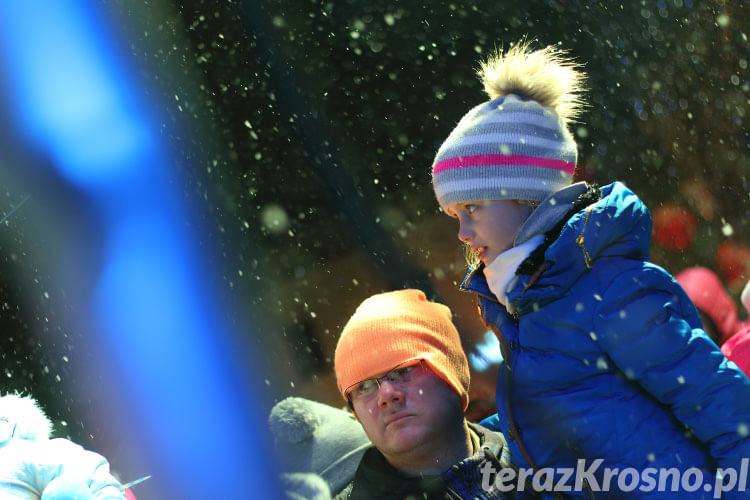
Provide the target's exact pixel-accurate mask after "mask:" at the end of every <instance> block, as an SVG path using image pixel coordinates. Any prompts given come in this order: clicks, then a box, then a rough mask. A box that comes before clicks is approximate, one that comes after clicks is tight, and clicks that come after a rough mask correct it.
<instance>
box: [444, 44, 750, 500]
mask: <svg viewBox="0 0 750 500" xmlns="http://www.w3.org/2000/svg"><path fill="white" fill-rule="evenodd" d="M480 76H481V78H482V80H483V83H484V85H485V90H486V91H487V93H488V94H489V97H490V100H489V101H486V102H484V103H482V104H480V105H478V106H476V107H474V108H473V109H471V110H470V111H469V112H468V113H467V114H466V115H465V116H464V117H463V118H462V119H461V121H460V122H459V123H458V125H457V126H456V127H455V129H454V130H453V131H452V132H451V134H450V135H449V136H448V138H447V139H446V140H445V142H444V143H443V144H442V146H441V147H440V149H439V151H438V153H437V155H436V157H435V161H434V163H433V167H432V179H433V187H434V189H435V194H436V197H437V200H438V202H439V204H440V206H441V207H442V209H443V210H444V211H445V212H446V213H447V214H449V215H451V216H452V217H455V218H457V219H458V222H459V231H458V238H459V240H461V241H462V242H464V243H466V244H467V245H469V246H470V247H471V249H472V250H473V252H474V254H475V256H476V258H477V259H478V262H477V263H476V265H474V266H472V268H471V270H470V271H469V273H468V275H467V276H466V278H465V279H464V282H463V283H462V284H461V289H462V290H464V291H468V292H472V293H474V294H476V295H477V300H478V306H479V312H480V314H481V316H482V318H483V320H484V321H485V322H486V323H487V325H488V326H489V327H491V328H492V329H493V330H494V331H495V333H496V334H497V336H498V338H499V340H500V344H501V349H502V353H503V357H504V361H503V365H502V366H501V367H500V371H499V375H498V384H497V393H496V403H497V408H498V414H497V415H495V416H493V417H490V420H491V422H487V421H485V423H486V424H487V423H491V424H492V425H493V426H494V428H496V429H500V430H502V431H503V432H505V433H506V436H507V437H508V442H509V444H510V448H511V454H512V455H513V456H515V457H517V459H518V460H519V461H521V463H523V462H525V463H526V464H527V465H526V466H530V467H533V468H534V469H535V470H539V469H541V468H548V467H549V468H560V467H573V468H575V467H577V466H580V465H581V462H579V461H578V460H579V459H583V460H585V462H583V467H584V468H585V470H586V471H591V468H594V470H593V471H591V472H593V473H592V474H589V475H584V476H583V477H582V479H583V481H581V484H580V485H579V486H578V487H575V488H573V489H574V491H573V492H571V493H572V494H574V495H578V496H585V495H590V494H591V492H592V491H601V492H600V493H595V496H596V498H622V497H624V496H626V497H627V498H643V497H646V496H657V497H663V496H664V495H665V493H661V494H658V493H655V492H658V491H669V492H670V493H667V495H669V497H670V498H682V497H684V496H689V497H690V498H701V497H705V498H711V497H713V492H712V491H711V490H712V488H713V487H714V484H713V483H714V475H715V474H716V472H717V467H718V468H725V469H726V468H733V469H734V472H736V473H737V475H740V473H741V466H742V462H743V461H742V459H743V458H744V457H750V437H748V434H749V432H748V429H750V381H748V379H747V377H745V376H744V375H743V374H742V373H741V372H740V371H739V370H738V369H737V368H736V367H734V366H732V365H731V364H727V361H726V358H725V357H724V356H723V355H722V354H721V352H720V351H719V350H718V349H717V347H716V345H715V344H714V343H713V342H711V341H710V340H709V339H708V337H707V336H706V335H705V333H704V332H703V331H702V330H701V321H700V318H699V317H698V315H697V314H696V311H695V308H694V307H693V305H692V303H691V302H690V300H689V299H688V297H687V296H686V295H685V293H684V292H683V290H682V289H681V288H680V286H679V285H678V284H677V283H676V282H675V281H674V280H673V279H672V277H671V276H670V275H669V274H668V273H667V272H666V271H664V270H663V269H661V268H659V267H658V266H656V265H654V264H652V263H650V262H648V256H649V245H650V237H651V219H650V216H649V214H648V210H647V209H646V207H645V206H644V204H643V203H642V202H641V200H639V199H638V197H637V196H636V195H635V194H633V193H632V192H631V191H630V190H629V189H628V188H627V187H625V186H624V185H623V184H621V183H619V182H615V183H613V184H610V185H607V186H604V187H602V188H597V187H595V186H591V185H587V184H585V183H576V184H571V183H572V176H573V173H574V169H575V165H576V159H577V158H576V157H577V150H576V144H575V141H574V139H573V137H572V135H571V133H570V132H569V131H568V129H567V124H568V123H569V122H570V121H571V120H572V119H574V118H575V117H576V116H577V115H578V114H579V113H580V110H581V105H582V102H581V100H580V98H579V93H580V90H581V86H582V82H583V76H584V75H583V74H582V72H581V71H580V70H579V69H578V67H577V66H576V65H575V64H574V63H573V62H571V61H570V60H569V59H566V58H565V55H564V54H563V53H561V52H560V51H558V50H557V49H555V48H554V47H547V48H544V49H541V50H536V51H532V50H531V49H530V48H529V43H527V42H522V43H520V44H517V45H516V46H514V47H513V48H511V49H510V50H508V51H507V52H506V53H505V54H497V55H496V56H494V57H491V58H490V59H489V60H488V61H486V62H485V63H483V64H482V66H481V69H480ZM599 458H601V459H602V460H603V461H602V462H600V463H599V465H596V464H597V463H598V462H595V460H596V459H599ZM745 465H746V464H745ZM605 468H606V469H608V471H604V469H605ZM615 468H616V469H617V470H615ZM652 468H653V469H652ZM669 468H675V469H673V470H676V472H679V473H680V476H679V477H678V480H677V482H676V483H675V479H674V477H668V478H667V479H665V480H664V481H663V482H662V481H661V479H662V478H661V476H660V475H659V474H661V471H663V470H666V469H669ZM654 471H656V472H654ZM605 472H606V473H605ZM626 472H627V473H626ZM633 472H634V473H635V474H636V475H635V476H633ZM696 472H697V473H698V474H700V475H696V474H695V473H696ZM618 473H619V474H621V475H620V476H619V477H618V476H617V474H618ZM607 475H609V479H606V478H607ZM724 476H725V479H726V481H727V484H726V485H725V486H724V488H725V489H729V486H730V485H729V483H731V477H730V476H731V473H730V472H725V473H724ZM556 477H560V476H556ZM735 477H737V476H735ZM680 479H681V481H680ZM634 480H635V481H634ZM694 483H695V484H694ZM675 484H676V487H677V490H678V491H672V490H671V487H672V486H674V485H675ZM742 486H743V485H735V486H734V488H733V489H732V491H731V492H728V493H725V496H724V498H735V497H738V496H739V495H744V493H739V491H744V488H743V487H742ZM665 488H666V489H665ZM740 488H742V489H741V490H740ZM713 489H717V488H713ZM696 490H697V491H696Z"/></svg>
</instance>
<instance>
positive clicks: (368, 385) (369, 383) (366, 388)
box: [353, 380, 375, 394]
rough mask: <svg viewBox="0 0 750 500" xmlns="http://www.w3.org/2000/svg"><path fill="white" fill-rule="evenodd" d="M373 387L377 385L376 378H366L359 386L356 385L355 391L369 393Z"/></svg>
mask: <svg viewBox="0 0 750 500" xmlns="http://www.w3.org/2000/svg"><path fill="white" fill-rule="evenodd" d="M373 387H375V381H374V380H365V381H364V382H362V383H361V384H359V385H358V386H357V387H355V388H354V391H353V392H355V393H357V394H367V393H368V392H370V391H372V389H373Z"/></svg>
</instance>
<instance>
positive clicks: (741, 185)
mask: <svg viewBox="0 0 750 500" xmlns="http://www.w3.org/2000/svg"><path fill="white" fill-rule="evenodd" d="M101 3H102V5H106V6H107V8H110V9H113V17H114V19H116V20H117V22H118V24H119V25H120V26H122V30H123V33H124V35H123V40H124V42H123V45H122V47H121V48H122V50H123V51H124V52H126V53H127V54H129V56H130V57H132V59H133V61H135V62H136V63H137V64H138V65H139V67H140V75H141V78H142V79H143V80H144V82H147V83H148V84H149V86H150V88H152V89H153V90H152V92H153V93H154V95H153V96H151V97H153V98H154V100H156V101H160V102H162V103H165V104H164V109H162V110H160V112H161V113H162V114H163V115H164V116H167V117H168V118H167V120H170V122H169V123H168V124H165V125H169V129H170V130H181V131H182V132H179V133H173V132H169V133H165V134H164V136H163V137H162V139H163V141H164V142H165V144H167V145H168V146H169V147H170V148H172V149H173V150H175V151H177V152H178V158H180V162H179V164H178V165H177V168H178V169H180V170H181V171H182V173H183V176H182V179H183V181H182V182H183V183H184V185H183V186H180V188H181V191H182V192H183V193H184V196H185V199H186V200H190V203H191V204H193V205H195V206H196V212H197V213H198V214H199V218H200V219H201V223H202V224H203V225H205V226H206V227H208V228H210V229H209V230H208V231H207V232H206V233H205V235H204V241H203V244H204V245H206V246H214V247H218V248H219V249H220V253H219V255H217V256H216V258H215V259H216V261H215V262H210V263H207V265H210V267H216V268H218V269H222V270H223V275H222V276H221V281H222V282H223V285H224V287H225V289H226V292H227V294H228V296H231V297H232V299H233V302H234V303H236V304H237V310H236V312H235V313H234V315H235V317H234V320H235V321H236V322H248V321H249V322H250V324H252V325H253V327H254V328H256V327H257V328H256V329H257V330H258V331H260V332H261V333H260V334H259V335H256V336H254V337H253V338H251V339H248V346H249V348H250V349H252V350H255V352H256V353H261V355H262V357H263V359H265V360H266V363H267V365H268V367H267V368H266V370H265V376H264V377H263V378H264V380H258V381H257V382H258V384H259V385H261V386H265V387H267V388H268V390H269V391H270V393H271V395H272V397H273V398H274V399H280V398H282V397H284V396H286V395H291V394H295V395H302V396H306V397H311V398H314V399H317V400H320V401H323V402H327V403H329V404H334V405H340V404H342V400H341V399H340V396H338V393H337V390H336V386H335V379H334V376H333V370H332V368H333V367H332V354H333V348H334V347H335V343H336V339H337V337H338V334H339V332H340V329H341V327H342V326H343V324H344V323H345V322H346V320H347V319H348V317H349V315H350V314H351V313H352V312H353V311H354V308H355V307H356V305H357V304H358V303H359V302H360V301H361V300H363V299H364V298H366V297H367V296H369V295H371V294H373V293H376V292H379V291H384V290H389V289H394V288H403V287H417V288H421V289H423V290H425V292H427V294H428V296H429V297H430V298H432V299H435V300H439V301H441V302H444V303H446V304H448V305H449V306H451V308H452V309H453V310H454V315H455V319H456V323H457V325H458V326H459V329H460V331H461V333H462V334H463V336H464V341H465V347H466V349H467V350H468V351H473V350H474V349H475V344H476V343H477V342H479V341H480V340H481V338H482V335H483V334H484V328H483V327H482V325H481V324H480V323H479V320H478V318H477V316H476V311H475V306H474V304H473V300H472V299H471V298H470V297H469V296H468V295H464V294H461V293H460V292H458V291H457V290H456V285H457V283H458V282H460V280H461V278H462V277H463V274H464V272H465V264H464V259H463V252H462V249H461V247H460V245H459V243H458V241H457V240H456V238H455V233H456V230H457V227H456V225H455V222H454V221H452V220H451V219H449V218H448V217H446V216H444V215H443V214H441V213H440V212H439V210H438V207H437V203H436V202H435V200H434V197H433V194H432V187H431V184H430V165H431V162H432V158H433V156H434V154H435V152H436V150H437V148H438V146H439V145H440V143H441V141H442V140H443V139H444V138H445V137H446V136H447V135H448V133H449V132H450V130H451V129H452V127H453V126H454V125H455V123H456V122H457V121H458V120H459V119H460V117H461V116H462V115H463V114H464V113H465V112H466V111H468V109H470V107H472V106H474V105H476V104H478V103H479V102H481V101H483V100H485V99H486V98H485V96H484V95H483V93H482V90H481V86H480V83H479V81H478V79H477V78H476V77H475V74H474V73H475V70H476V69H477V66H478V61H479V60H480V59H481V58H483V57H485V56H487V55H488V54H489V53H490V52H492V51H493V50H494V49H495V48H496V47H497V48H500V47H507V46H509V45H510V44H512V43H513V42H515V41H517V40H519V39H520V38H521V37H523V36H528V37H529V38H530V39H534V40H537V44H536V46H537V47H542V46H544V45H547V44H555V45H558V46H559V47H561V48H563V49H565V50H568V51H569V53H570V55H571V56H573V57H574V58H575V59H576V60H577V61H578V62H580V63H582V64H584V65H585V69H586V71H587V73H588V74H589V77H590V78H589V82H588V86H589V88H590V91H589V92H588V93H587V96H586V98H587V100H588V102H589V103H590V106H589V108H588V109H587V111H586V113H585V114H584V115H583V116H582V118H581V120H580V123H579V124H577V125H575V126H574V127H573V132H574V135H575V136H576V139H577V142H578V145H579V170H580V174H581V176H582V177H583V178H585V179H587V180H589V181H592V182H597V183H599V184H606V183H609V182H612V181H614V180H622V181H624V182H625V183H626V184H627V185H628V186H629V187H631V188H632V189H633V190H634V191H636V193H638V194H639V195H640V196H641V197H642V198H643V199H644V201H645V202H646V203H647V205H648V206H649V207H650V209H651V211H652V214H653V215H654V217H655V219H657V224H656V229H655V239H656V241H657V243H655V244H654V246H653V249H652V258H653V260H654V261H655V262H657V263H659V264H660V265H662V266H664V267H665V268H667V269H668V270H669V271H670V272H672V273H673V274H674V273H676V272H678V271H679V270H680V269H682V268H684V267H687V266H690V265H703V266H707V267H710V268H712V269H714V270H716V271H717V272H718V273H719V274H720V275H721V276H722V278H723V279H724V280H725V281H726V283H727V286H728V288H729V290H730V292H731V293H732V294H733V297H735V298H737V296H738V293H739V291H740V290H741V289H742V287H743V286H744V284H745V282H746V281H747V278H748V267H749V266H750V250H748V244H750V238H749V237H748V211H749V210H750V199H749V193H750V185H749V179H748V174H750V150H749V148H750V137H749V135H748V134H749V132H748V120H749V118H748V113H749V112H750V100H749V99H750V81H749V80H748V71H747V66H748V58H750V57H749V56H750V50H749V48H748V43H749V42H748V38H747V33H746V31H747V26H750V24H749V22H748V21H750V16H748V3H747V2H745V1H741V0H732V1H727V2H723V1H709V2H698V1H697V0H695V1H691V0H664V1H650V0H649V1H645V0H644V1H628V2H610V1H603V0H600V1H596V0H577V1H565V0H557V1H554V0H530V1H525V2H509V1H501V2H478V3H475V2H462V1H456V2H440V1H430V2H423V3H419V2H413V1H380V2H365V1H353V0H336V1H323V2H320V1H315V0H312V1H302V0H297V1H291V0H274V1H238V0H234V1H222V2H197V1H184V2H175V3H168V2H162V1H158V2H149V3H145V2H131V1H126V0H121V1H118V2H101ZM166 129H167V127H165V130H166ZM6 140H7V139H6ZM0 187H3V186H0ZM61 196H64V195H61ZM24 198H25V193H24V192H21V191H19V190H18V189H16V188H14V186H12V185H8V186H5V187H3V189H2V191H0V204H1V205H0V217H1V216H3V215H6V214H8V213H9V212H10V211H11V210H12V209H13V207H14V206H16V205H17V204H19V203H20V202H21V201H22V200H23V199H24ZM35 203H39V200H34V199H30V200H28V201H27V202H26V203H25V204H24V205H23V206H22V207H20V208H19V209H18V210H17V211H16V212H14V213H13V214H12V215H11V216H10V217H8V219H7V220H6V221H5V222H3V223H2V224H0V276H2V279H1V280H0V330H1V331H2V332H3V334H2V336H1V340H0V342H1V344H0V380H2V384H0V388H1V389H2V390H3V391H10V390H20V391H26V392H29V393H31V394H34V395H35V396H36V397H37V398H38V399H39V400H40V402H41V403H42V404H43V406H44V407H45V408H46V409H47V410H48V412H49V413H50V414H51V416H52V417H53V419H55V420H56V422H57V427H58V432H59V433H60V434H62V435H68V436H71V437H72V438H73V439H75V440H77V441H79V442H81V443H83V444H86V443H89V442H92V440H93V441H95V440H96V438H97V435H98V434H101V433H106V432H107V430H106V429H103V428H98V427H92V425H93V424H91V423H90V422H89V421H88V420H87V418H86V415H87V410H88V411H94V409H93V408H91V406H92V405H94V403H92V402H91V401H90V400H89V398H88V397H87V394H86V393H85V392H83V391H79V390H77V389H78V388H79V387H81V383H82V381H81V380H80V377H81V375H80V373H85V368H86V365H87V363H89V362H91V359H89V357H90V356H91V355H90V354H89V352H88V351H86V350H84V349H82V348H81V347H80V346H82V345H85V344H86V342H87V339H85V338H83V337H82V334H80V333H79V332H76V331H66V329H65V328H63V327H62V324H61V322H60V321H58V320H57V318H58V317H59V315H60V312H61V311H65V310H67V309H69V308H71V307H75V305H72V304H69V303H67V302H66V300H65V295H64V294H61V293H51V294H50V293H49V292H50V290H51V289H52V288H54V280H53V279H52V277H51V274H50V272H49V271H47V270H49V269H51V268H53V267H54V263H50V262H41V261H40V257H39V256H40V255H42V254H43V252H42V251H41V249H40V246H43V245H44V244H45V241H44V240H43V239H39V238H30V237H28V236H27V235H28V233H29V224H31V221H32V220H33V219H32V214H33V213H34V205H35ZM70 210H85V207H76V206H71V207H70ZM52 291H53V292H57V291H56V290H52ZM743 314H745V313H744V312H743ZM743 317H744V316H743ZM473 376H474V379H473V381H474V384H473V385H474V394H473V395H474V397H475V399H476V400H477V401H480V400H481V399H482V398H484V399H487V398H490V399H491V397H492V394H493V392H494V388H493V387H492V383H493V380H494V376H493V374H492V370H491V369H489V370H486V371H484V372H480V371H479V370H475V373H474V374H473ZM89 383H90V381H89Z"/></svg>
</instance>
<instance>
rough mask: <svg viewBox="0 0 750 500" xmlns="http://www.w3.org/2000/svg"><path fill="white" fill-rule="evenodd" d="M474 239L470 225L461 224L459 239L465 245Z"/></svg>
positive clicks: (459, 226)
mask: <svg viewBox="0 0 750 500" xmlns="http://www.w3.org/2000/svg"><path fill="white" fill-rule="evenodd" d="M472 238H474V231H473V230H472V229H471V226H470V225H469V224H466V223H463V222H460V223H459V225H458V239H459V241H462V242H464V243H468V242H470V241H471V240H472Z"/></svg>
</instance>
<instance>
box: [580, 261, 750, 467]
mask: <svg viewBox="0 0 750 500" xmlns="http://www.w3.org/2000/svg"><path fill="white" fill-rule="evenodd" d="M595 298H596V299H597V300H598V303H599V305H598V307H597V310H596V313H595V316H594V318H595V319H594V321H595V325H594V326H595V328H596V335H597V337H598V339H597V341H598V343H599V345H600V346H601V347H602V349H604V351H606V352H607V354H608V355H609V357H610V358H611V359H612V361H613V362H614V363H615V364H616V365H617V367H618V368H619V369H620V370H621V371H622V372H623V373H624V374H625V375H626V376H627V377H628V378H630V379H632V380H635V381H637V382H638V383H639V384H640V386H641V387H642V388H643V389H645V390H646V391H647V392H648V393H650V394H651V395H652V396H653V397H655V398H656V399H657V400H659V401H660V402H661V403H663V404H664V405H666V406H668V407H669V408H670V409H671V410H672V412H673V414H674V416H675V417H676V418H677V419H678V420H680V421H681V422H683V423H684V424H685V425H687V426H688V427H689V428H690V429H692V431H693V432H694V433H695V435H696V437H697V438H698V439H699V440H700V441H701V442H703V443H704V444H706V445H707V447H708V449H709V450H710V453H711V455H712V456H713V458H714V459H715V460H716V462H717V464H718V466H719V467H722V468H727V467H734V468H736V469H737V470H739V469H740V466H741V459H742V458H743V457H750V432H749V430H750V380H748V378H747V377H746V376H745V375H744V374H743V373H742V372H741V371H740V370H739V369H738V368H737V367H736V366H735V365H734V364H733V363H728V362H727V360H726V358H725V357H724V355H723V354H722V353H721V351H720V350H719V349H718V347H717V346H716V345H715V344H714V343H713V342H712V341H711V340H710V339H709V338H708V337H707V336H706V335H705V333H704V332H703V330H702V329H701V328H700V326H699V325H700V320H699V319H698V316H697V314H696V311H695V308H694V306H693V305H692V303H691V302H690V301H689V299H688V298H687V296H686V295H685V293H684V292H683V290H682V289H681V288H680V287H679V286H678V285H677V284H676V282H674V281H673V280H672V278H671V277H670V276H669V275H668V274H667V273H666V272H665V271H663V270H661V269H660V268H658V267H656V266H646V267H645V268H644V267H638V268H637V269H634V270H631V271H628V272H625V273H622V274H621V275H620V276H618V277H616V278H615V279H614V280H613V282H612V283H611V285H610V286H609V287H608V289H607V290H606V291H605V292H604V293H603V295H602V296H601V297H595Z"/></svg>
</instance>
